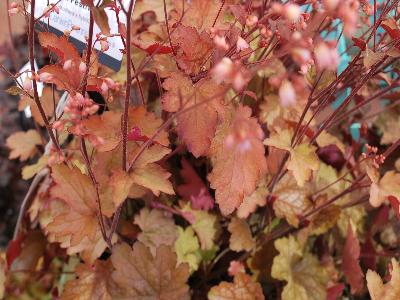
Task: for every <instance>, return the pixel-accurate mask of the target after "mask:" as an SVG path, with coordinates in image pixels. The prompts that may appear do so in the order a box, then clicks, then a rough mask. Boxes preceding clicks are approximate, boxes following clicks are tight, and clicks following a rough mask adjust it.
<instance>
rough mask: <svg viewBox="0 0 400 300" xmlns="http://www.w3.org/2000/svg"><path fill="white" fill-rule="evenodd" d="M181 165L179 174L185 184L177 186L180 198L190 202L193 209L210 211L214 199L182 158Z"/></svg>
mask: <svg viewBox="0 0 400 300" xmlns="http://www.w3.org/2000/svg"><path fill="white" fill-rule="evenodd" d="M181 164H182V170H181V171H180V174H181V176H182V179H183V180H184V182H185V183H184V184H181V185H179V186H178V188H177V191H178V194H179V195H180V196H181V197H182V198H185V199H187V200H190V201H191V202H192V208H194V209H202V210H209V209H212V208H213V207H214V199H213V198H212V197H211V195H210V193H209V192H208V189H207V187H206V186H205V184H204V183H203V181H202V180H201V178H200V177H199V175H198V174H197V173H196V171H195V170H194V169H193V167H192V166H191V165H190V163H189V162H188V161H187V160H186V159H184V158H182V160H181Z"/></svg>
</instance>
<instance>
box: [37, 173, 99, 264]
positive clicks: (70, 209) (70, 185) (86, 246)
mask: <svg viewBox="0 0 400 300" xmlns="http://www.w3.org/2000/svg"><path fill="white" fill-rule="evenodd" d="M52 177H53V179H54V181H55V186H54V187H52V189H51V197H52V198H53V199H54V200H52V201H54V202H58V203H55V204H56V205H54V206H53V207H52V208H51V213H52V214H51V221H50V222H49V224H48V225H47V226H46V227H45V230H46V232H47V234H48V235H49V236H50V237H49V238H50V240H53V241H56V242H59V243H61V247H63V248H67V251H68V253H69V254H73V253H77V252H80V253H81V255H82V257H83V258H84V260H85V261H87V262H93V261H94V260H95V259H96V258H98V257H99V256H100V255H101V254H102V253H103V251H104V249H105V248H106V243H105V241H104V240H103V237H102V234H101V230H100V225H99V220H98V218H97V214H98V209H97V204H96V199H97V196H96V190H95V188H94V186H93V184H92V182H91V180H90V179H89V177H88V176H86V175H84V174H82V173H81V171H80V170H79V169H78V168H76V167H75V168H73V169H70V168H68V167H67V166H65V165H56V166H54V167H53V168H52ZM60 202H61V203H60Z"/></svg>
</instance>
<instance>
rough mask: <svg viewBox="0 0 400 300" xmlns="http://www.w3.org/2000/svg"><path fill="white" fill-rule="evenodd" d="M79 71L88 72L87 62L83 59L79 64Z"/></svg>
mask: <svg viewBox="0 0 400 300" xmlns="http://www.w3.org/2000/svg"><path fill="white" fill-rule="evenodd" d="M79 72H80V73H81V74H85V72H86V64H85V63H84V62H83V61H81V62H80V64H79Z"/></svg>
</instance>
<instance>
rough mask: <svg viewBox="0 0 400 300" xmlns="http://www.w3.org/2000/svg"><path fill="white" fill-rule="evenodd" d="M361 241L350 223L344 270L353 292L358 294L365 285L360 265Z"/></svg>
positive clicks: (343, 264) (344, 255) (344, 256)
mask: <svg viewBox="0 0 400 300" xmlns="http://www.w3.org/2000/svg"><path fill="white" fill-rule="evenodd" d="M359 259H360V243H359V241H358V239H357V236H356V235H355V234H354V232H353V228H352V227H351V225H350V223H349V226H348V230H347V238H346V244H345V246H344V248H343V260H342V270H343V273H344V276H345V277H346V280H347V282H348V283H349V284H350V286H351V293H352V294H357V293H359V292H360V291H361V290H362V289H363V287H364V279H363V277H364V275H363V272H362V270H361V267H360V261H359Z"/></svg>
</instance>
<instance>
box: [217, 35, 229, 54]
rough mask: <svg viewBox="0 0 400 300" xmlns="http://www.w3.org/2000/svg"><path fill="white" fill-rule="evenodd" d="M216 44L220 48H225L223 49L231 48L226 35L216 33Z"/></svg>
mask: <svg viewBox="0 0 400 300" xmlns="http://www.w3.org/2000/svg"><path fill="white" fill-rule="evenodd" d="M214 44H215V45H216V46H217V47H218V48H220V49H223V50H228V49H229V45H228V43H227V42H226V39H225V37H223V36H219V35H216V36H215V37H214Z"/></svg>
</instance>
